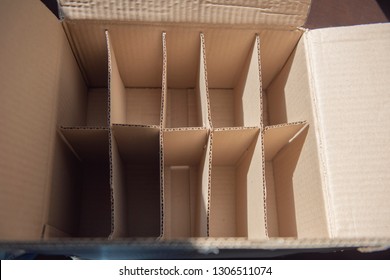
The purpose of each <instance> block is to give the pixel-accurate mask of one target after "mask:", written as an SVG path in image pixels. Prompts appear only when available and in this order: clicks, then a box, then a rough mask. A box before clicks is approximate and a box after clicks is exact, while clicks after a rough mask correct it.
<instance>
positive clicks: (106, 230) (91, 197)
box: [43, 127, 111, 238]
mask: <svg viewBox="0 0 390 280" xmlns="http://www.w3.org/2000/svg"><path fill="white" fill-rule="evenodd" d="M60 132H61V135H62V137H63V140H64V141H63V144H64V145H63V146H62V147H63V154H62V155H63V157H62V159H63V161H61V162H57V163H56V164H57V165H58V164H59V165H60V166H61V169H59V168H58V169H56V170H55V172H54V174H53V176H54V178H53V186H52V194H51V200H50V207H49V214H48V223H47V224H46V226H45V230H44V233H43V236H44V237H45V238H53V237H89V238H92V237H103V238H107V237H108V236H109V235H110V233H111V188H110V172H109V170H110V169H109V145H108V139H109V138H108V134H109V130H108V129H106V128H91V127H90V128H86V127H62V128H61V130H60ZM56 167H59V166H56ZM57 176H58V177H57ZM60 178H62V180H56V179H60Z"/></svg>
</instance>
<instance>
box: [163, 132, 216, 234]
mask: <svg viewBox="0 0 390 280" xmlns="http://www.w3.org/2000/svg"><path fill="white" fill-rule="evenodd" d="M207 142H208V131H207V130H206V129H191V128H188V129H165V130H163V145H164V148H163V151H164V234H163V237H164V238H166V239H172V238H183V237H196V236H202V234H201V230H200V228H207V215H205V214H204V215H203V217H201V212H203V213H207V207H208V204H207V201H205V200H204V199H203V198H204V197H206V198H207V197H208V180H205V183H206V186H204V187H203V186H202V184H203V180H202V178H203V177H208V174H209V162H206V155H207V154H209V153H210V150H209V149H207ZM202 192H204V194H203V195H202ZM203 236H206V231H204V234H203Z"/></svg>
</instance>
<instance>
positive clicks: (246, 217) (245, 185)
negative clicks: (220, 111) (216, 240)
mask: <svg viewBox="0 0 390 280" xmlns="http://www.w3.org/2000/svg"><path fill="white" fill-rule="evenodd" d="M259 132H260V129H258V128H237V129H217V130H215V131H214V132H213V133H212V135H213V143H212V169H211V196H210V237H251V238H253V237H256V238H265V236H266V232H265V226H264V221H265V220H264V216H263V215H264V213H263V211H264V208H263V206H262V203H259V201H260V202H262V201H263V189H262V186H261V185H259V184H258V182H261V181H262V159H261V142H260V140H261V139H260V138H259Z"/></svg>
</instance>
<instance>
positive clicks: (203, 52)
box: [199, 33, 213, 129]
mask: <svg viewBox="0 0 390 280" xmlns="http://www.w3.org/2000/svg"><path fill="white" fill-rule="evenodd" d="M199 36H200V44H201V46H200V49H201V52H202V53H201V55H202V58H203V64H202V63H201V62H202V58H201V59H200V61H199V63H200V66H199V67H202V65H203V67H204V69H203V70H204V80H205V87H206V101H207V102H206V103H207V118H208V124H206V127H207V128H210V129H212V128H213V122H212V120H211V105H210V92H209V82H208V78H207V57H206V40H205V36H204V34H203V33H200V35H199ZM199 72H200V71H199ZM199 75H200V73H199ZM200 80H201V78H199V81H200Z"/></svg>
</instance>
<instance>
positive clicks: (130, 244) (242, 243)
mask: <svg viewBox="0 0 390 280" xmlns="http://www.w3.org/2000/svg"><path fill="white" fill-rule="evenodd" d="M96 246H104V247H109V246H113V247H117V246H120V247H121V248H123V247H125V248H126V250H127V249H131V248H138V249H156V250H162V249H164V248H166V249H169V250H182V249H196V250H201V251H204V252H213V251H215V252H218V251H219V250H221V249H238V250H242V249H250V250H272V251H275V250H306V249H310V250H315V251H318V250H322V249H327V250H329V249H334V250H340V249H345V248H361V249H359V250H363V251H365V252H373V251H375V250H387V249H389V248H390V239H389V238H368V239H364V238H363V239H301V240H297V239H286V238H271V239H268V240H258V241H255V240H253V241H250V240H247V239H245V238H189V239H176V240H156V239H154V238H153V239H152V238H143V239H115V240H106V239H51V240H50V241H31V242H28V241H27V242H3V241H0V248H1V249H2V250H20V249H25V250H26V249H27V250H34V251H36V250H38V249H39V250H42V248H47V249H48V248H57V249H58V250H61V249H64V248H66V247H71V248H96ZM363 248H364V249H363Z"/></svg>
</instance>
